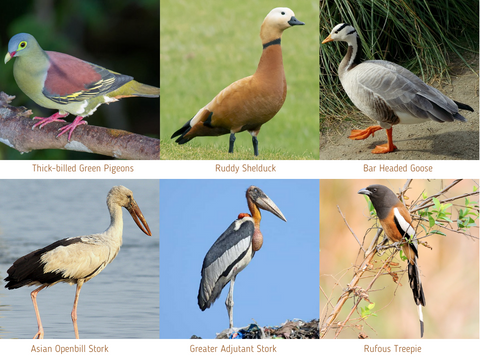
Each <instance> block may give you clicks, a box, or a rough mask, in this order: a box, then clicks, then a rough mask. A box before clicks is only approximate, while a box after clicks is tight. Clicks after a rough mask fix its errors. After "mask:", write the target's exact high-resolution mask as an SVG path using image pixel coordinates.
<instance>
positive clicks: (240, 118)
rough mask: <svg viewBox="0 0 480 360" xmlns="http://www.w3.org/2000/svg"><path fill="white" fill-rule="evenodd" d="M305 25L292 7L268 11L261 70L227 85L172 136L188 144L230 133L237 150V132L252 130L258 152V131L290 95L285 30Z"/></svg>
mask: <svg viewBox="0 0 480 360" xmlns="http://www.w3.org/2000/svg"><path fill="white" fill-rule="evenodd" d="M296 25H305V23H304V22H301V21H299V20H297V19H296V18H295V14H294V13H293V11H292V10H290V9H289V8H284V7H279V8H275V9H273V10H272V11H270V12H269V13H268V15H267V16H266V17H265V20H263V23H262V26H261V29H260V38H261V40H262V45H263V52H262V56H261V57H260V62H259V63H258V67H257V71H256V72H255V73H254V74H253V75H251V76H248V77H246V78H243V79H240V80H237V81H235V82H234V83H233V84H231V85H229V86H227V87H226V88H225V89H223V90H222V91H221V92H220V93H219V94H218V95H217V96H215V97H214V98H213V100H212V101H210V102H209V103H208V104H207V105H205V106H204V107H203V108H201V109H200V110H199V111H198V112H197V113H196V115H195V116H194V117H193V118H191V119H190V120H189V121H187V122H186V123H185V125H183V126H182V127H181V128H180V129H178V130H177V131H175V132H174V133H173V135H172V137H171V138H172V139H174V138H176V137H177V136H178V139H176V142H177V143H178V144H180V145H181V144H185V143H186V142H188V141H190V140H192V139H193V138H195V137H197V136H219V135H224V134H228V133H230V145H229V149H228V152H229V153H233V147H234V144H235V139H236V138H235V134H236V133H238V132H242V131H248V132H249V133H250V135H251V136H252V143H253V152H254V155H255V156H258V139H257V136H258V133H259V132H260V128H261V126H262V125H263V124H265V123H266V122H267V121H269V120H270V119H272V118H273V117H274V116H275V114H276V113H277V112H278V111H279V110H280V109H281V108H282V106H283V103H284V102H285V98H286V96H287V82H286V80H285V71H284V69H283V60H282V48H281V45H280V42H281V38H282V33H283V31H284V30H286V29H288V28H290V27H292V26H296Z"/></svg>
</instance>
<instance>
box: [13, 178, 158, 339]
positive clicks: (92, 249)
mask: <svg viewBox="0 0 480 360" xmlns="http://www.w3.org/2000/svg"><path fill="white" fill-rule="evenodd" d="M107 207H108V211H109V213H110V221H111V222H110V226H109V227H108V228H107V230H105V231H104V232H103V233H98V234H93V235H83V236H75V237H69V238H65V239H62V240H58V241H56V242H54V243H52V244H50V245H48V246H46V247H44V248H42V249H38V250H35V251H32V252H31V253H29V254H27V255H25V256H22V257H21V258H19V259H18V260H17V261H15V262H14V263H13V265H12V266H11V267H10V268H9V269H8V270H7V273H8V276H7V277H6V278H5V281H6V282H7V284H6V285H5V287H6V288H7V289H9V290H12V289H18V288H21V287H23V286H32V285H36V286H38V285H39V287H38V288H37V289H35V290H33V291H32V292H31V294H30V296H31V298H32V302H33V307H34V309H35V315H36V317H37V323H38V331H37V333H36V334H35V336H34V337H33V338H34V339H43V336H44V333H45V332H44V329H43V326H42V321H41V319H40V312H39V310H38V306H37V300H36V299H37V295H38V293H39V292H40V291H41V290H43V289H44V288H46V287H49V286H52V285H55V284H57V283H60V282H65V283H68V284H70V285H73V284H76V285H77V289H76V292H75V300H74V303H73V309H72V313H71V316H72V322H73V328H74V331H75V338H77V339H79V335H78V326H77V305H78V298H79V295H80V290H81V288H82V286H83V284H84V283H85V282H87V281H88V280H90V279H92V278H93V277H95V276H97V275H98V274H99V273H100V272H101V271H102V270H103V269H104V268H105V267H106V266H107V265H108V264H109V263H111V262H112V261H113V259H115V257H116V256H117V254H118V252H119V250H120V246H122V232H123V218H122V207H124V208H126V209H127V210H128V212H129V213H130V215H131V216H132V218H133V220H134V221H135V223H136V224H137V226H138V227H139V228H140V229H141V230H142V231H143V232H144V233H145V234H147V235H148V236H151V235H152V233H151V231H150V228H149V226H148V224H147V221H146V220H145V218H144V216H143V214H142V212H141V210H140V208H139V207H138V205H137V203H136V201H135V199H134V198H133V193H132V191H131V190H129V189H127V188H126V187H124V186H121V185H120V186H114V187H112V189H111V190H110V191H109V193H108V195H107Z"/></svg>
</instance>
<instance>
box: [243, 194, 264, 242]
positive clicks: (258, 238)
mask: <svg viewBox="0 0 480 360" xmlns="http://www.w3.org/2000/svg"><path fill="white" fill-rule="evenodd" d="M247 203H248V209H249V210H250V214H251V217H252V218H253V222H254V224H255V230H254V231H253V236H252V249H253V251H258V250H260V249H261V248H262V245H263V235H262V232H261V231H260V220H262V215H261V214H260V209H259V208H258V206H257V205H256V204H255V203H254V202H253V200H252V199H251V198H250V196H248V195H247Z"/></svg>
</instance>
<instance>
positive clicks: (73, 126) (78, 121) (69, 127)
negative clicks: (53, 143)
mask: <svg viewBox="0 0 480 360" xmlns="http://www.w3.org/2000/svg"><path fill="white" fill-rule="evenodd" d="M84 124H87V122H86V121H85V120H83V117H81V116H77V117H76V118H75V120H73V122H72V123H71V124H68V125H65V126H62V127H61V128H60V129H58V131H60V132H59V133H58V135H57V138H58V137H59V136H61V135H63V134H65V133H66V132H67V131H68V141H70V138H71V137H72V133H73V130H75V129H76V128H77V126H79V125H84Z"/></svg>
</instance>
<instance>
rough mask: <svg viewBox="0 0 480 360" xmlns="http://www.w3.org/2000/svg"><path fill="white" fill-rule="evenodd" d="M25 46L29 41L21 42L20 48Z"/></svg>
mask: <svg viewBox="0 0 480 360" xmlns="http://www.w3.org/2000/svg"><path fill="white" fill-rule="evenodd" d="M25 46H27V42H26V41H22V42H21V43H20V45H18V47H19V48H20V49H24V48H25Z"/></svg>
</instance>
